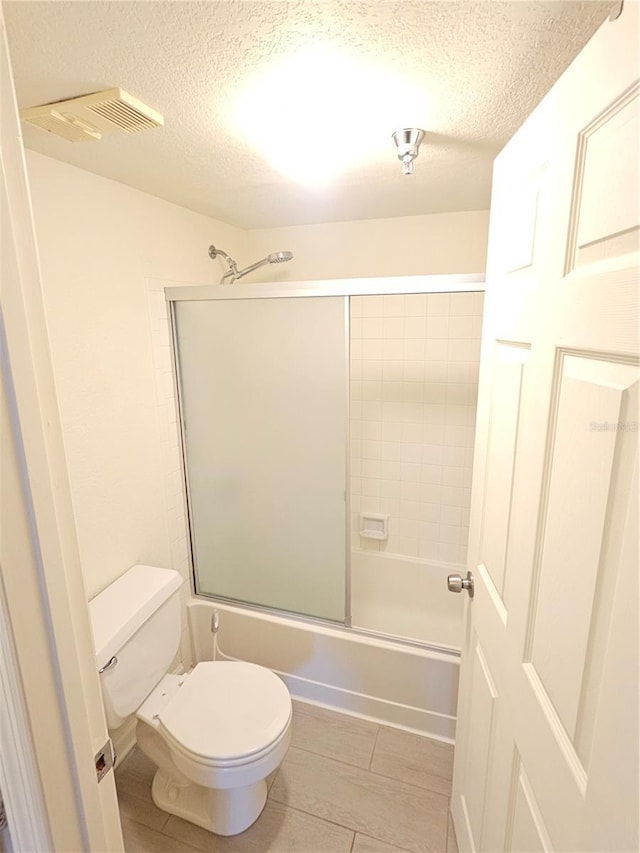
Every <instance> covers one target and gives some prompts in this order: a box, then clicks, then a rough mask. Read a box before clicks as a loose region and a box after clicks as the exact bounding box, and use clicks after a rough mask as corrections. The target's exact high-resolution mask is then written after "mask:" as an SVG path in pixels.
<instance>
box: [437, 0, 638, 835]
mask: <svg viewBox="0 0 640 853" xmlns="http://www.w3.org/2000/svg"><path fill="white" fill-rule="evenodd" d="M638 23H639V22H638V5H637V4H635V3H634V4H625V8H624V12H623V14H622V16H621V17H620V18H619V19H617V20H616V21H615V22H612V23H609V22H606V23H605V24H603V26H602V27H601V29H600V30H599V31H598V33H596V35H595V36H594V38H593V39H592V41H591V42H590V43H589V44H588V45H587V46H586V48H585V49H584V50H583V52H582V53H581V54H580V55H579V56H578V57H577V59H576V60H575V61H574V63H573V64H572V65H571V66H570V67H569V69H568V70H567V71H566V72H565V74H564V75H563V76H562V77H561V79H560V80H559V81H558V83H557V84H556V86H554V88H553V89H552V90H551V92H550V93H549V94H548V95H547V96H546V98H545V99H544V100H543V101H542V103H541V104H540V105H539V107H538V108H537V109H536V110H535V111H534V113H533V114H532V115H531V116H530V117H529V119H528V120H527V122H526V123H525V125H524V126H523V127H522V128H521V130H520V131H519V132H518V133H517V134H516V136H515V137H514V138H513V140H512V141H511V142H510V143H509V144H508V145H507V147H506V148H505V150H504V151H503V152H502V153H501V154H500V156H499V157H498V159H497V161H496V164H495V168H494V191H493V200H492V211H491V224H490V237H489V259H488V281H487V295H486V301H485V306H486V307H485V319H484V327H483V328H484V336H483V350H482V367H481V376H480V398H479V402H478V421H477V433H476V435H477V438H476V452H475V460H476V461H475V465H474V486H473V492H472V506H471V529H470V541H469V568H470V570H471V571H472V572H473V573H474V575H475V581H476V593H475V597H474V599H473V600H472V601H468V602H467V610H466V615H467V627H466V633H465V637H466V642H465V647H464V652H463V666H462V671H461V690H460V703H459V715H458V737H457V744H456V759H455V768H454V790H453V800H452V811H453V814H454V821H455V824H456V831H457V834H458V841H459V845H460V849H461V850H486V851H495V850H500V849H507V850H514V851H521V850H557V851H577V850H601V851H602V850H607V851H613V850H637V849H638V760H637V752H638V748H637V747H638V738H637V710H638V639H637V630H638V629H637V620H638V598H637V583H638V581H637V574H638V514H637V501H636V495H635V493H634V488H636V489H637V476H638V474H637V466H638V420H639V416H638V384H639V383H638V380H639V379H640V359H639V357H638V325H639V324H638V321H639V312H638V251H637V249H638V242H637V235H638V231H639V221H640V217H639V216H638V200H637V184H638V147H637V134H638V43H637V31H638ZM518 231H520V232H521V233H519V234H518V233H517V232H518ZM508 342H517V344H513V343H508ZM514 355H519V356H520V359H521V360H520V362H518V361H517V359H516V360H515V361H514V360H513V356H514ZM509 357H511V359H512V360H511V361H510V360H509ZM634 478H636V479H635V480H634ZM634 483H635V484H636V485H635V486H634ZM478 650H481V654H482V667H481V668H480V672H481V673H490V677H491V685H492V688H493V691H494V692H493V693H491V692H490V691H489V687H488V686H487V685H488V684H489V682H488V680H487V678H486V677H485V679H484V681H483V680H482V678H481V677H480V675H479V674H478V672H479V667H478ZM487 696H491V703H489V704H488V700H487V698H486V697H487ZM478 697H484V699H483V700H481V699H480V698H478ZM483 702H484V704H483ZM489 705H490V707H491V731H490V733H489V734H486V733H485V741H484V746H483V748H482V749H481V748H480V747H478V746H474V744H473V741H474V739H475V737H477V736H482V733H481V732H480V731H479V730H478V727H479V726H480V727H481V728H482V727H484V728H483V731H484V729H486V726H487V723H486V719H487V713H488V711H487V708H488V707H489ZM479 707H480V709H481V711H480V712H479V711H478V708H479ZM477 713H480V721H479V722H477V721H475V720H474V717H475V715H476V714H477ZM633 714H635V717H634V716H633ZM483 750H484V751H483ZM478 755H481V756H482V762H479V759H478ZM483 762H484V764H486V770H485V769H483ZM480 808H481V809H482V813H481V814H478V809H480ZM467 814H468V815H469V819H468V820H467V819H466V816H467Z"/></svg>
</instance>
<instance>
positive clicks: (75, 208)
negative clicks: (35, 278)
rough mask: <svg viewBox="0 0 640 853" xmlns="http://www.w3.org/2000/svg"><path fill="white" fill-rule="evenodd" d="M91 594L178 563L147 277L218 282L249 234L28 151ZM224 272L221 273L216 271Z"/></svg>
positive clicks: (56, 368) (67, 447)
mask: <svg viewBox="0 0 640 853" xmlns="http://www.w3.org/2000/svg"><path fill="white" fill-rule="evenodd" d="M27 168H28V174H29V180H30V184H31V192H32V197H33V206H34V215H35V224H36V232H37V238H38V246H39V252H40V260H41V266H42V278H43V287H44V296H45V304H46V310H47V317H48V324H49V334H50V339H51V352H52V357H53V366H54V373H55V379H56V384H57V391H58V396H59V404H60V413H61V419H62V427H63V434H64V442H65V450H66V454H67V461H68V467H69V477H70V481H71V491H72V497H73V504H74V512H75V516H76V524H77V532H78V539H79V545H80V555H81V560H82V566H83V571H84V575H85V583H86V588H87V594H88V595H89V597H91V596H93V595H95V594H96V593H97V592H99V591H100V590H101V589H102V588H104V587H105V586H106V585H107V584H109V583H110V582H111V581H112V580H114V579H115V578H116V577H118V576H119V575H120V574H122V572H123V571H124V570H125V569H127V568H128V567H129V566H130V565H132V564H134V563H137V562H146V563H150V564H156V565H160V566H170V565H171V564H172V555H171V532H170V530H169V518H168V512H167V506H166V495H165V484H164V467H163V464H162V450H161V434H160V425H159V420H158V406H157V397H156V385H155V382H156V378H155V372H154V363H153V358H152V323H151V321H150V299H149V292H148V290H149V286H148V282H147V281H146V279H147V278H154V277H155V278H156V279H157V278H162V279H164V280H173V281H174V282H190V283H193V282H196V283H202V284H211V283H212V282H213V281H215V279H216V277H217V275H218V274H219V273H218V271H216V270H215V267H214V264H212V262H211V260H210V259H209V257H208V255H207V248H208V246H209V244H210V243H212V242H215V243H216V244H218V245H220V246H222V247H224V248H225V250H226V251H228V252H229V253H231V254H232V255H238V256H240V257H245V256H246V233H245V232H243V231H241V230H240V229H238V228H234V227H231V226H228V225H225V224H223V223H220V222H217V221H215V220H212V219H209V218H207V217H205V216H202V215H200V214H196V213H193V212H191V211H189V210H185V209H184V208H180V207H177V206H176V205H173V204H169V203H168V202H166V201H163V200H160V199H158V198H155V197H152V196H149V195H146V194H144V193H141V192H139V191H137V190H133V189H131V188H129V187H126V186H124V185H122V184H118V183H116V182H114V181H110V180H107V179H105V178H101V177H98V176H96V175H93V174H90V173H88V172H85V171H82V170H80V169H77V168H75V167H73V166H69V165H67V164H64V163H61V162H59V161H57V160H53V159H51V158H48V157H44V156H42V155H40V154H36V153H34V152H31V151H28V152H27ZM214 271H215V274H214Z"/></svg>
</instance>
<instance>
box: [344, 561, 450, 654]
mask: <svg viewBox="0 0 640 853" xmlns="http://www.w3.org/2000/svg"><path fill="white" fill-rule="evenodd" d="M454 572H458V573H462V574H465V571H464V569H463V567H462V566H457V565H452V564H451V563H439V562H435V561H433V560H420V559H418V558H414V557H401V556H399V555H397V554H385V553H383V552H382V551H360V550H355V549H354V550H353V552H352V554H351V617H352V625H353V626H354V627H357V628H364V629H366V630H369V631H378V632H381V633H383V634H390V635H392V636H396V637H407V638H409V639H412V640H417V641H418V642H421V643H428V644H429V645H432V646H444V647H446V648H450V649H455V650H457V651H458V652H459V651H460V648H461V646H462V632H463V616H464V597H463V596H462V595H453V594H452V593H450V592H449V591H448V590H447V575H448V574H451V573H454Z"/></svg>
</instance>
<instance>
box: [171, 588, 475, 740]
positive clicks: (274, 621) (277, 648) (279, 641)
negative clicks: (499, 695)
mask: <svg viewBox="0 0 640 853" xmlns="http://www.w3.org/2000/svg"><path fill="white" fill-rule="evenodd" d="M452 597H453V596H452ZM216 609H217V610H218V611H219V612H220V631H219V635H218V637H219V644H220V647H221V650H222V651H223V652H224V654H225V655H226V656H229V657H233V658H240V659H242V660H246V661H251V662H253V663H258V664H262V665H263V666H266V667H269V668H270V669H272V670H274V671H275V672H277V673H278V674H279V675H281V676H282V678H283V679H284V681H285V682H286V684H287V686H288V687H289V690H290V691H291V694H292V695H293V696H294V697H297V698H300V699H305V700H308V701H311V702H316V703H318V704H322V705H326V706H328V707H332V708H337V709H338V710H342V711H345V712H347V713H351V714H354V715H356V716H362V717H366V718H369V719H373V720H376V721H378V722H382V723H387V724H390V725H395V726H400V727H403V728H406V729H409V730H412V731H416V732H420V733H422V734H427V735H430V736H431V737H435V738H438V739H440V740H445V741H449V742H452V741H453V739H454V736H455V714H456V703H457V693H458V672H459V657H458V656H457V655H456V654H455V653H454V652H440V651H435V650H434V651H432V650H429V649H424V648H419V647H416V646H410V645H406V644H402V643H397V642H393V641H389V640H386V639H384V638H378V637H372V636H368V635H365V634H362V633H359V632H358V631H355V630H351V629H348V628H344V629H343V628H333V627H329V626H326V625H323V624H318V623H313V622H306V621H303V620H299V619H295V618H293V617H292V618H287V617H282V616H276V615H272V614H269V613H264V612H261V611H258V610H252V609H249V608H242V607H239V606H232V605H229V604H226V603H224V604H223V603H219V602H215V601H207V600H204V599H200V598H195V599H191V601H190V602H189V604H188V605H187V612H188V618H189V627H190V631H191V638H192V642H193V649H194V654H195V659H196V661H201V660H211V658H212V650H213V644H212V635H211V616H212V613H213V611H214V610H216ZM425 618H427V617H426V614H425Z"/></svg>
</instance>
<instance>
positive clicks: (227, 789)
mask: <svg viewBox="0 0 640 853" xmlns="http://www.w3.org/2000/svg"><path fill="white" fill-rule="evenodd" d="M181 583H182V579H181V578H180V576H179V575H178V574H177V572H173V571H171V570H168V569H158V568H155V567H151V566H134V567H133V568H132V569H130V570H129V571H128V572H126V573H125V574H124V575H123V576H122V577H121V578H119V579H118V580H117V581H115V582H114V583H113V584H111V586H110V587H107V589H105V590H104V591H103V592H102V593H100V594H99V595H98V596H96V598H94V599H93V600H92V601H91V602H90V603H89V610H90V614H91V621H92V626H93V632H94V640H95V645H96V660H97V664H98V669H99V670H100V672H101V684H102V691H103V699H104V704H105V711H106V714H107V723H108V725H109V728H110V729H112V728H116V727H118V726H119V725H121V724H122V723H123V722H124V721H125V719H126V718H127V717H128V716H130V715H131V714H133V713H135V714H136V717H137V720H138V722H137V726H136V739H137V742H138V745H139V746H140V748H141V749H142V751H143V752H144V753H145V754H146V755H147V756H148V757H149V758H150V759H151V760H152V761H153V762H154V763H155V764H156V765H157V767H158V770H157V771H156V774H155V776H154V779H153V783H152V788H151V793H152V797H153V800H154V802H155V804H156V805H157V806H158V807H159V808H161V809H163V810H164V811H167V812H169V813H171V814H174V815H177V816H178V817H181V818H183V819H185V820H188V821H191V822H192V823H195V824H197V825H198V826H201V827H203V828H204V829H207V830H209V831H211V832H214V833H216V834H218V835H236V834H237V833H239V832H242V831H243V830H245V829H247V828H248V827H249V826H251V824H252V823H253V822H254V821H255V820H256V819H257V818H258V817H259V815H260V813H261V811H262V809H263V807H264V804H265V801H266V797H267V785H266V778H267V776H268V775H269V774H270V773H272V772H273V771H274V770H276V769H277V767H279V765H280V763H281V762H282V760H283V758H284V756H285V754H286V752H287V749H288V747H289V743H290V741H291V718H292V707H291V697H290V695H289V691H288V689H287V687H286V685H285V684H284V682H283V681H281V679H280V678H278V676H276V675H274V673H272V672H271V671H270V670H268V669H266V668H265V667H262V666H257V665H256V664H252V663H245V662H242V661H205V662H202V663H198V664H196V666H195V667H194V668H193V670H192V671H191V672H190V673H188V674H186V675H172V674H167V669H168V667H169V664H170V662H171V661H172V660H173V658H174V656H175V653H176V651H177V648H178V644H179V639H180V603H179V595H178V590H179V587H180V584H181Z"/></svg>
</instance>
